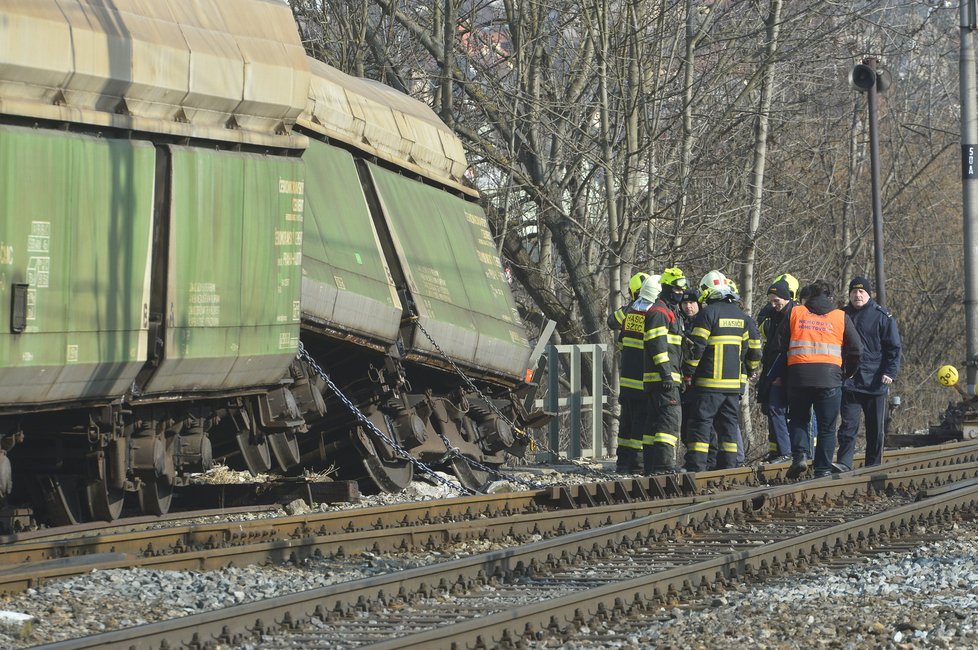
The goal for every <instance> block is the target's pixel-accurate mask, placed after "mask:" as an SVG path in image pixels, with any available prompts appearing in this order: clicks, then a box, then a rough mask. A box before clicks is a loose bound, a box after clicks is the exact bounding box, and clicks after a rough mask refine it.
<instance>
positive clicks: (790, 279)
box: [771, 273, 798, 300]
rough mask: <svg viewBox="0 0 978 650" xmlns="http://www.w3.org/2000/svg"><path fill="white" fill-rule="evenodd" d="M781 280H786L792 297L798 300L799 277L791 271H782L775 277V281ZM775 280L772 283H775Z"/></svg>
mask: <svg viewBox="0 0 978 650" xmlns="http://www.w3.org/2000/svg"><path fill="white" fill-rule="evenodd" d="M780 280H784V281H785V282H786V283H787V284H788V293H790V294H791V299H792V300H798V278H796V277H795V276H793V275H791V274H790V273H782V274H781V275H779V276H778V277H776V278H774V282H778V281H780ZM774 282H772V283H771V284H774Z"/></svg>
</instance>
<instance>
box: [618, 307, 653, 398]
mask: <svg viewBox="0 0 978 650" xmlns="http://www.w3.org/2000/svg"><path fill="white" fill-rule="evenodd" d="M651 306H652V304H651V303H649V302H646V301H644V300H636V301H635V302H633V303H632V304H631V305H629V308H628V311H627V312H625V314H624V316H623V318H622V320H621V335H620V337H619V342H620V343H621V365H620V367H619V371H620V374H619V378H618V386H619V388H620V390H621V392H622V393H627V392H628V391H630V390H631V391H636V392H639V393H641V392H642V391H644V390H645V385H644V374H645V316H646V312H647V310H648V309H649V308H650V307H651Z"/></svg>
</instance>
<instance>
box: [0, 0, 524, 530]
mask: <svg viewBox="0 0 978 650" xmlns="http://www.w3.org/2000/svg"><path fill="white" fill-rule="evenodd" d="M0 17H2V18H3V20H0V318H2V322H3V324H4V326H3V328H2V329H0V497H3V498H5V499H6V500H7V501H8V502H12V503H26V502H28V501H32V502H34V503H35V504H44V506H45V507H46V508H47V510H48V512H49V515H50V519H51V520H52V521H58V522H70V521H77V520H81V519H87V518H102V519H113V518H116V517H118V516H120V514H121V513H122V508H123V502H124V498H125V496H126V495H127V494H133V495H135V496H138V502H139V505H140V507H141V509H142V511H143V512H147V513H157V514H158V513H162V512H166V511H167V510H168V509H169V507H170V502H171V498H172V494H173V490H174V488H175V487H178V486H179V485H181V484H183V483H184V482H185V480H186V476H187V475H188V474H189V473H191V472H196V471H200V470H203V469H206V468H208V467H210V466H211V464H212V462H213V458H215V457H221V458H226V459H227V460H228V461H229V462H231V463H232V464H237V465H238V466H241V467H247V468H249V469H251V470H252V471H255V472H258V471H266V470H270V469H275V470H276V471H281V472H296V471H301V470H302V469H304V468H313V466H317V467H318V466H321V464H327V465H328V464H332V463H336V462H339V463H340V467H341V469H342V470H343V472H344V473H345V474H346V475H348V476H353V477H357V478H360V477H365V476H367V477H371V478H372V479H373V480H374V481H375V482H376V483H377V484H378V485H379V486H380V487H381V488H384V489H397V488H399V487H401V486H403V485H404V484H405V483H406V482H407V480H409V479H410V477H411V465H410V463H408V462H407V461H406V460H405V459H404V458H403V457H402V456H399V455H398V454H403V453H404V451H405V450H411V452H412V453H413V454H414V455H415V456H418V457H424V458H427V459H428V460H437V459H445V455H446V445H447V447H451V448H454V449H457V450H460V451H461V452H463V453H464V454H466V455H468V456H469V457H470V458H472V459H474V460H478V461H480V463H482V464H484V465H481V466H482V467H488V466H492V465H497V464H499V463H500V462H502V460H503V459H504V454H505V453H506V452H513V453H519V452H520V451H521V449H522V441H521V439H520V438H521V436H520V435H519V432H518V429H517V430H516V431H514V428H516V427H518V426H519V423H520V421H521V417H522V416H523V415H524V414H523V413H521V412H520V411H519V406H518V403H517V402H516V401H515V400H514V399H513V398H512V395H511V391H512V389H514V388H516V387H517V386H518V385H519V380H520V377H521V375H522V372H523V369H524V368H525V367H526V357H527V354H528V350H527V345H526V340H525V338H524V336H523V333H522V326H521V325H520V323H519V319H518V317H517V315H516V313H515V309H514V306H513V302H512V297H511V295H510V293H509V289H508V286H507V285H506V283H505V282H504V281H503V279H502V277H501V275H500V269H499V261H498V258H496V256H495V251H494V248H493V247H492V246H491V238H489V237H488V233H487V231H486V224H485V219H484V216H483V215H482V213H481V211H480V209H479V208H478V206H477V205H476V204H475V202H474V200H473V199H474V194H473V193H472V192H471V191H470V190H466V189H465V188H464V187H463V186H462V184H461V182H460V178H461V172H462V170H463V169H464V158H463V157H462V154H461V149H460V147H459V144H458V141H457V140H456V139H455V138H454V136H452V134H451V133H450V132H449V131H448V130H447V129H446V128H445V127H444V125H442V124H440V123H439V122H438V120H437V118H436V117H435V116H434V114H433V113H431V112H430V111H429V110H428V109H426V108H424V107H423V106H422V105H420V104H418V103H417V102H414V101H412V100H410V99H409V98H406V97H404V96H402V95H398V94H396V93H394V92H393V91H391V90H389V89H385V88H383V87H381V86H377V85H376V84H371V83H369V82H364V81H361V80H356V79H351V78H349V77H345V76H344V75H340V74H339V73H337V72H335V71H333V70H331V69H329V68H328V67H326V66H323V65H321V64H318V63H315V62H312V61H310V60H309V59H307V58H306V56H305V54H304V53H303V50H302V47H301V44H300V42H299V39H298V35H297V31H296V28H295V25H294V23H293V19H292V15H291V13H290V11H289V8H288V6H287V5H286V4H284V3H282V2H278V1H272V0H247V1H245V0H237V1H235V2H227V1H220V0H179V1H174V2H167V3H145V2H139V1H138V0H125V1H117V2H113V3H111V4H109V5H106V4H104V3H97V2H91V3H89V2H81V1H78V0H30V1H27V0H21V1H14V0H0ZM38 42H44V43H46V44H50V45H49V46H46V47H45V48H37V47H35V46H34V45H35V44H36V43H38ZM297 123H298V124H300V125H301V127H300V128H296V125H297ZM300 131H301V132H300ZM424 333H427V334H428V336H425V335H424ZM300 336H301V338H302V340H303V341H304V343H305V346H306V348H307V350H308V351H309V353H310V354H311V355H312V357H307V358H315V359H317V360H318V361H319V363H320V364H321V365H322V367H323V368H325V369H326V370H327V371H328V372H329V373H330V376H331V377H332V381H334V382H335V384H336V385H337V386H338V387H339V388H341V390H342V391H343V392H344V393H345V394H346V395H348V396H349V399H351V400H352V404H353V405H355V406H357V407H359V408H360V409H362V412H363V413H364V414H366V415H367V416H368V417H369V419H370V421H371V422H372V423H374V425H375V426H376V427H377V429H379V430H380V431H382V432H383V433H384V434H385V435H386V436H390V439H391V440H393V442H394V443H395V444H396V445H397V446H398V447H401V450H399V451H395V450H392V449H391V448H390V446H389V445H388V444H386V443H383V442H381V441H380V440H379V439H378V437H377V436H375V435H373V433H374V432H372V431H371V430H370V429H371V427H366V428H365V427H363V426H362V425H360V424H359V423H358V421H357V420H356V419H355V418H354V417H352V415H351V411H350V409H349V407H348V405H347V404H345V403H342V402H340V401H338V398H337V397H336V395H335V393H333V392H332V391H331V390H328V389H327V388H326V386H325V380H324V378H323V377H322V376H320V375H318V374H317V373H316V372H315V370H314V368H313V367H311V366H310V365H309V364H308V363H306V362H300V361H298V360H297V359H296V353H297V350H298V348H299V341H300ZM429 337H430V338H429ZM460 458H461V457H460V456H458V455H452V456H449V458H448V459H446V460H444V462H445V464H447V465H449V466H450V467H452V468H454V469H455V470H456V471H457V472H458V473H459V475H460V477H461V478H462V479H463V481H465V482H466V483H467V484H469V485H474V484H476V483H479V482H480V481H482V480H484V479H485V473H484V471H483V470H482V469H478V468H479V467H480V465H477V466H476V467H477V469H475V470H473V469H471V468H470V467H469V465H468V464H467V463H464V462H463V461H462V460H460Z"/></svg>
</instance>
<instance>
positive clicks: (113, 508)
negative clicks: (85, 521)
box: [85, 481, 126, 521]
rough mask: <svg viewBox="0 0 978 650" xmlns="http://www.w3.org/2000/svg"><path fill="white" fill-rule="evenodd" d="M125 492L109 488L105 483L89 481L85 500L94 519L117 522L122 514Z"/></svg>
mask: <svg viewBox="0 0 978 650" xmlns="http://www.w3.org/2000/svg"><path fill="white" fill-rule="evenodd" d="M125 498H126V492H125V490H119V489H116V488H112V487H109V486H108V485H107V484H106V483H105V481H89V482H88V485H87V486H86V488H85V499H86V503H87V505H88V511H89V512H90V513H91V514H92V519H97V520H101V521H115V520H116V519H118V518H119V515H121V514H122V504H123V503H124V502H125Z"/></svg>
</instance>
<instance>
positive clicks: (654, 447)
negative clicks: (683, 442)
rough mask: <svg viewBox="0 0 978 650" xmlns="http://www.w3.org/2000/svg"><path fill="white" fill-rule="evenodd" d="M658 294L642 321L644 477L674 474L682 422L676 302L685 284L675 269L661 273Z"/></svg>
mask: <svg viewBox="0 0 978 650" xmlns="http://www.w3.org/2000/svg"><path fill="white" fill-rule="evenodd" d="M659 283H660V285H661V291H660V293H659V296H658V299H657V300H656V301H655V303H654V304H653V305H652V307H651V309H649V310H648V312H647V316H646V318H645V375H644V380H645V381H644V383H645V390H646V392H647V393H648V394H649V408H650V412H651V417H650V418H649V429H648V430H647V431H646V433H645V436H644V438H643V440H642V448H643V457H644V465H645V473H646V474H662V473H671V472H674V471H675V466H676V443H678V442H679V429H680V425H681V421H682V407H681V406H680V405H679V382H680V380H681V375H680V374H679V371H680V367H681V363H682V345H683V322H682V318H681V317H680V315H679V303H680V302H681V301H682V299H683V295H684V293H685V292H686V288H687V285H688V282H687V281H686V277H685V276H684V275H683V272H682V271H681V270H680V269H678V268H675V267H672V268H668V269H666V270H665V271H663V272H662V276H661V277H660V279H659Z"/></svg>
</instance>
